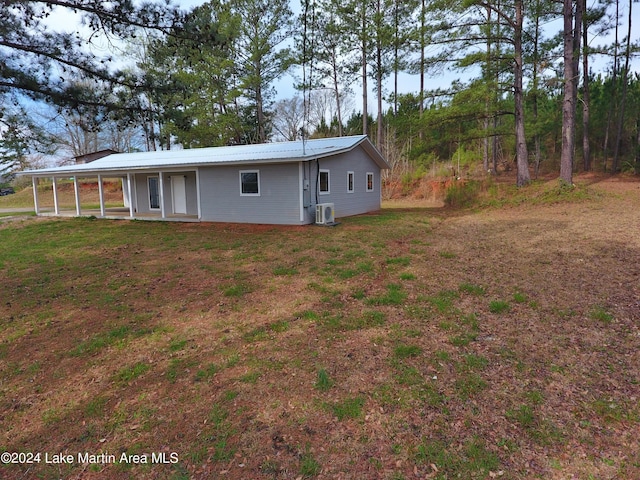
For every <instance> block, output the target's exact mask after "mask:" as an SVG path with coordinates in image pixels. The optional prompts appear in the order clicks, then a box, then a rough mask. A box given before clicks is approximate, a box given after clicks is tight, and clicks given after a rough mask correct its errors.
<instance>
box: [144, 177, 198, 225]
mask: <svg viewBox="0 0 640 480" xmlns="http://www.w3.org/2000/svg"><path fill="white" fill-rule="evenodd" d="M159 175H160V174H159V173H158V172H145V173H137V174H135V175H134V184H135V188H134V195H135V198H136V207H137V208H136V212H139V213H149V212H151V211H153V212H159V211H160V210H159V209H158V210H151V209H150V208H149V184H148V183H147V178H149V177H158V176H159ZM162 175H163V182H162V184H163V185H162V187H163V191H164V210H165V213H166V214H167V215H170V214H171V213H172V212H173V205H172V202H173V200H172V199H173V197H172V195H171V176H172V175H182V176H184V177H185V189H186V195H187V215H197V214H198V195H197V189H196V172H193V171H191V172H189V171H187V172H163V174H162Z"/></svg>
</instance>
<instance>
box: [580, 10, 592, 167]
mask: <svg viewBox="0 0 640 480" xmlns="http://www.w3.org/2000/svg"><path fill="white" fill-rule="evenodd" d="M578 1H579V2H581V3H582V12H583V17H582V159H583V164H584V165H583V167H584V171H585V172H588V171H589V170H591V145H590V142H589V121H590V118H589V117H590V109H591V98H590V93H589V51H588V48H587V46H588V44H587V42H588V35H587V30H588V28H589V22H588V20H587V0H578Z"/></svg>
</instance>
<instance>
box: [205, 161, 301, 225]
mask: <svg viewBox="0 0 640 480" xmlns="http://www.w3.org/2000/svg"><path fill="white" fill-rule="evenodd" d="M244 170H258V171H259V172H260V195H259V196H243V195H241V194H240V171H244ZM199 178H200V199H201V209H202V220H203V221H210V222H238V223H270V224H287V225H299V224H301V223H302V222H300V187H299V185H300V180H299V167H298V164H297V163H290V164H280V165H260V166H242V167H240V166H219V167H207V168H201V169H200V174H199Z"/></svg>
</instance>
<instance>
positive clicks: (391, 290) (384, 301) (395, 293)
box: [366, 283, 407, 305]
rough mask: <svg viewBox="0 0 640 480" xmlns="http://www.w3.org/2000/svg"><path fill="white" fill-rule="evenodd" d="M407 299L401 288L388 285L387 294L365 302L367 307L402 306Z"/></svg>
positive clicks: (393, 284) (395, 285) (391, 284)
mask: <svg viewBox="0 0 640 480" xmlns="http://www.w3.org/2000/svg"><path fill="white" fill-rule="evenodd" d="M406 299H407V293H406V292H404V291H403V290H402V286H401V285H398V284H395V283H390V284H389V285H387V292H386V293H385V294H383V295H379V296H377V297H371V298H368V299H367V300H366V303H367V305H402V304H403V303H404V301H405V300H406Z"/></svg>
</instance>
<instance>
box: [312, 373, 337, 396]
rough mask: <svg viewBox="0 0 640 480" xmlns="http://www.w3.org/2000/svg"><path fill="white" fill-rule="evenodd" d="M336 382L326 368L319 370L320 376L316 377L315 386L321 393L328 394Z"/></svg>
mask: <svg viewBox="0 0 640 480" xmlns="http://www.w3.org/2000/svg"><path fill="white" fill-rule="evenodd" d="M333 384H334V381H333V380H332V379H331V377H330V376H329V372H327V371H326V370H325V369H324V368H321V369H319V370H318V374H317V377H316V383H314V384H313V386H314V387H315V388H316V390H319V391H321V392H327V391H329V390H330V389H331V387H333Z"/></svg>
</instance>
